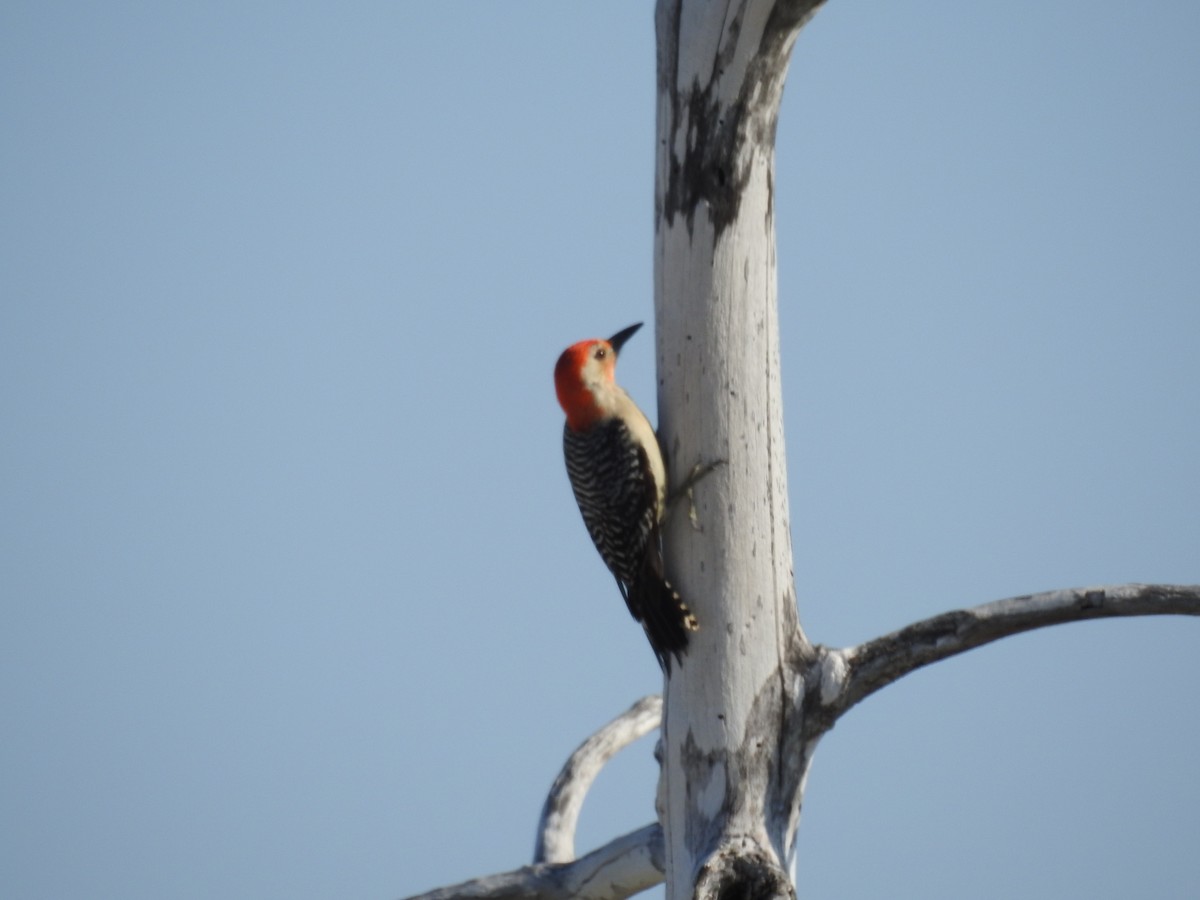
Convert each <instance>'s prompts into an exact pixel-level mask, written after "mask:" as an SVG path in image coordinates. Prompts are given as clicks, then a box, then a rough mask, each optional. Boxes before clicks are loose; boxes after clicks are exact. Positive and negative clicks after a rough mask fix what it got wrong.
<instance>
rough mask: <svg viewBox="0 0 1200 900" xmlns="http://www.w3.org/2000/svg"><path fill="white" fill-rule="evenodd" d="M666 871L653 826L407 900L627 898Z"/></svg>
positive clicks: (659, 880)
mask: <svg viewBox="0 0 1200 900" xmlns="http://www.w3.org/2000/svg"><path fill="white" fill-rule="evenodd" d="M647 699H649V698H647ZM665 868H666V863H665V861H664V859H663V833H662V828H661V827H660V826H659V825H658V824H653V825H647V826H645V827H644V828H640V829H638V830H637V831H634V832H631V833H630V834H627V835H625V836H623V837H619V838H617V839H616V840H614V841H611V842H610V843H608V844H605V845H604V846H603V847H601V848H600V849H599V850H595V851H593V852H591V853H589V854H588V855H587V856H584V857H583V858H582V859H578V860H575V861H574V862H568V863H539V864H537V865H532V866H524V867H522V868H520V869H517V870H516V871H515V872H505V873H503V874H500V875H488V876H485V877H483V878H476V879H473V880H472V881H464V882H463V883H462V884H456V885H452V886H451V887H444V888H438V889H437V890H435V891H430V892H429V893H427V894H418V895H417V896H415V897H410V898H408V900H625V898H626V897H631V896H633V895H634V894H636V893H638V892H640V891H644V890H646V889H647V888H652V887H654V886H655V885H656V884H661V883H662V880H663V871H664V870H665Z"/></svg>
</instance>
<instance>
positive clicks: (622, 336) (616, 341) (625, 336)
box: [608, 322, 642, 356]
mask: <svg viewBox="0 0 1200 900" xmlns="http://www.w3.org/2000/svg"><path fill="white" fill-rule="evenodd" d="M641 327H642V323H641V322H638V323H637V324H636V325H630V326H629V327H628V328H622V329H621V330H620V331H618V332H617V333H616V334H614V335H613V336H612V337H610V338H609V339H608V342H609V343H610V344H612V348H613V353H615V354H617V355H618V356H620V355H621V347H623V346H624V345H625V342H626V341H627V340H629V339H630V338H631V337H633V335H634V333H636V332H637V330H638V329H639V328H641Z"/></svg>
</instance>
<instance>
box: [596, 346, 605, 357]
mask: <svg viewBox="0 0 1200 900" xmlns="http://www.w3.org/2000/svg"><path fill="white" fill-rule="evenodd" d="M606 356H608V351H607V350H605V349H604V348H603V347H597V348H596V356H595V358H596V359H604V357H606Z"/></svg>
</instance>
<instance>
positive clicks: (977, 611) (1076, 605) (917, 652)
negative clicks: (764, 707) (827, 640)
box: [820, 584, 1200, 725]
mask: <svg viewBox="0 0 1200 900" xmlns="http://www.w3.org/2000/svg"><path fill="white" fill-rule="evenodd" d="M1155 615H1187V616H1197V615H1200V585H1163V584H1125V585H1119V586H1113V587H1098V588H1076V589H1071V590H1061V591H1046V592H1045V593H1041V594H1029V595H1026V596H1023V597H1012V598H1009V599H1008V600H997V601H995V602H994V603H985V604H983V605H982V606H976V607H973V608H971V609H962V610H956V611H954V612H947V613H942V614H941V615H938V616H934V617H933V618H931V619H926V620H924V621H922V622H917V623H915V624H913V625H909V626H908V627H907V628H902V629H900V630H899V631H895V632H892V633H891V634H888V635H884V636H883V637H880V638H875V639H874V640H871V641H867V642H866V643H864V644H860V645H858V646H857V647H848V648H846V649H844V650H829V651H825V653H824V655H823V659H822V662H821V665H820V698H821V703H822V705H823V706H825V707H826V709H828V710H829V712H830V713H831V715H830V717H829V718H828V719H827V720H826V721H827V723H828V724H830V725H831V724H832V723H833V721H834V720H835V719H836V718H837V717H838V716H840V715H841V714H842V713H844V712H846V710H848V709H850V707H852V706H854V704H856V703H858V702H859V701H860V700H862V699H863V698H864V697H868V696H870V695H871V694H873V693H875V691H877V690H879V689H880V688H882V687H886V686H887V685H889V684H891V683H892V682H893V681H896V680H897V679H899V678H902V677H903V676H905V675H907V674H908V673H909V672H912V671H914V670H915V669H919V668H920V667H922V666H925V665H928V664H929V663H932V662H937V661H938V660H942V659H946V658H947V657H950V656H954V655H955V654H958V653H962V652H964V651H966V650H971V649H973V648H975V647H980V646H982V645H983V644H988V643H991V642H992V641H995V640H999V639H1000V638H1003V637H1008V636H1009V635H1012V634H1019V633H1020V632H1022V631H1032V630H1033V629H1035V628H1043V627H1045V626H1047V625H1060V624H1063V623H1065V622H1079V621H1083V620H1085V619H1104V618H1110V617H1116V616H1155Z"/></svg>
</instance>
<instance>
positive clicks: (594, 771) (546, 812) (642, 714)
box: [533, 695, 662, 865]
mask: <svg viewBox="0 0 1200 900" xmlns="http://www.w3.org/2000/svg"><path fill="white" fill-rule="evenodd" d="M661 721H662V698H661V697H659V696H657V695H652V696H649V697H643V698H642V699H641V700H639V701H638V702H637V703H635V704H633V706H631V707H629V709H628V710H626V711H625V712H623V713H621V715H619V716H617V717H616V718H615V719H613V720H612V721H611V722H609V723H608V724H607V725H605V726H604V727H603V728H601V729H600V730H599V731H597V732H596V733H595V734H593V735H592V736H591V737H590V738H588V739H587V740H586V741H584V742H583V743H582V744H580V745H579V749H577V750H576V751H575V752H574V753H572V754H571V757H570V759H568V760H567V762H566V765H564V766H563V767H562V771H560V772H559V773H558V777H557V778H555V779H554V784H553V785H552V786H551V788H550V793H549V794H548V795H547V796H546V802H545V804H543V806H542V816H541V819H540V820H539V821H538V838H537V846H536V847H535V848H534V851H533V862H534V865H537V864H539V863H565V862H570V861H571V860H573V859H574V858H575V826H576V824H577V823H578V821H579V813H580V810H582V809H583V799H584V797H585V796H587V792H588V789H589V788H591V786H592V782H593V781H595V780H596V776H597V775H599V774H600V769H602V768H603V767H604V764H605V763H606V762H608V761H609V760H610V759H612V758H613V756H615V755H616V754H617V753H618V752H619V751H620V750H622V749H623V748H625V747H627V746H629V745H630V744H632V743H633V742H634V741H636V740H637V739H638V738H640V737H643V736H645V735H647V734H649V733H650V732H651V731H653V730H654V729H655V728H657V727H658V724H659V722H661Z"/></svg>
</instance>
